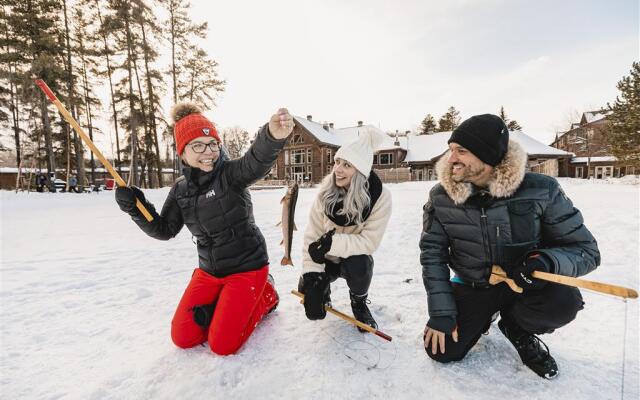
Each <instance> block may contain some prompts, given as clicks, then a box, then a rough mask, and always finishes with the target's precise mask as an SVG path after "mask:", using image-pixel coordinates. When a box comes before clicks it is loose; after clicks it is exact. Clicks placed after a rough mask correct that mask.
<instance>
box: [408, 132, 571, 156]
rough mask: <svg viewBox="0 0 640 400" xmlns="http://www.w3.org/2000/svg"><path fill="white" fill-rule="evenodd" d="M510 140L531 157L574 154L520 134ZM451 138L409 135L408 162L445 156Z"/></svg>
mask: <svg viewBox="0 0 640 400" xmlns="http://www.w3.org/2000/svg"><path fill="white" fill-rule="evenodd" d="M509 135H510V138H511V139H513V140H515V141H516V142H518V143H520V145H521V146H522V147H523V148H524V150H525V151H526V152H527V154H529V156H541V157H562V156H565V157H567V156H571V155H573V153H569V152H566V151H564V150H560V149H556V148H555V147H551V146H547V145H546V144H544V143H542V142H540V141H538V140H536V139H534V138H532V137H531V136H529V135H527V134H525V133H523V132H520V131H514V132H511V133H510V134H509ZM450 137H451V132H438V133H434V134H431V135H418V136H412V135H408V136H407V137H406V139H405V140H406V141H405V142H403V144H405V146H404V147H405V148H407V149H408V151H407V157H406V158H405V161H406V162H426V161H433V160H434V159H436V158H438V157H440V156H441V155H442V154H444V153H445V152H446V151H447V150H448V148H449V145H448V144H447V141H449V138H450Z"/></svg>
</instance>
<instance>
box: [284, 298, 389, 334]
mask: <svg viewBox="0 0 640 400" xmlns="http://www.w3.org/2000/svg"><path fill="white" fill-rule="evenodd" d="M291 294H294V295H296V296H298V297H300V298H301V299H302V300H304V294H302V293H300V292H298V291H297V290H292V291H291ZM324 309H325V310H327V311H328V312H330V313H331V314H333V315H335V316H337V317H339V318H342V319H343V320H345V321H347V322H349V323H352V324H353V325H355V326H357V327H359V328H361V329H364V330H365V331H367V332H369V333H373V334H374V335H376V336H380V337H381V338H383V339H384V340H388V341H391V340H392V337H391V336H389V335H387V334H386V333H383V332H380V331H379V330H377V329H375V328H372V327H371V326H369V325H367V324H365V323H362V322H360V321H358V320H357V319H355V318H352V317H350V316H348V315H347V314H344V313H341V312H340V311H338V310H336V309H335V308H333V307H331V306H324Z"/></svg>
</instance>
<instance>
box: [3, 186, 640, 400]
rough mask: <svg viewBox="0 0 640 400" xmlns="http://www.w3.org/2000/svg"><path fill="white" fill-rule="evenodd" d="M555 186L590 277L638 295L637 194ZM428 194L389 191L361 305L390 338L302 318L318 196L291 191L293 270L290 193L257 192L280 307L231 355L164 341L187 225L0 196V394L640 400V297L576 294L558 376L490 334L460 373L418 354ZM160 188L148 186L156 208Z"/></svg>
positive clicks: (189, 251) (82, 198)
mask: <svg viewBox="0 0 640 400" xmlns="http://www.w3.org/2000/svg"><path fill="white" fill-rule="evenodd" d="M561 182H562V185H563V187H564V189H565V191H566V193H567V194H568V195H569V197H570V198H571V199H572V200H573V201H574V203H575V204H576V205H577V207H578V208H580V209H581V210H582V212H583V214H584V216H585V219H586V223H587V226H588V227H589V228H590V229H591V231H592V232H593V233H594V234H595V236H596V238H597V239H598V242H599V245H600V250H601V253H602V265H601V266H600V268H599V269H597V270H596V271H595V272H593V273H592V274H590V275H589V276H588V279H593V280H600V281H604V282H609V283H614V284H619V285H623V286H628V287H634V288H636V289H637V288H638V266H639V265H640V260H639V255H638V244H639V222H638V221H639V215H638V214H639V188H638V186H637V185H625V184H603V183H590V182H586V181H577V180H570V179H566V180H562V181H561ZM432 185H433V182H412V183H404V184H397V185H389V186H388V187H389V188H390V189H391V192H392V194H393V203H394V204H393V215H392V217H391V221H390V223H389V228H388V230H387V233H386V235H385V237H384V239H383V241H382V245H381V247H380V249H379V250H378V251H377V252H376V253H375V255H374V259H375V268H374V278H373V284H372V287H371V289H370V299H371V301H372V311H373V314H374V316H375V317H376V319H377V321H378V323H379V325H380V329H381V330H382V331H384V332H385V333H387V334H389V335H391V336H393V342H391V343H387V342H385V341H383V340H381V339H380V338H378V337H375V336H372V335H369V334H366V335H365V334H361V333H358V332H357V331H356V330H355V328H354V327H352V326H351V325H348V324H346V323H345V322H343V321H342V320H339V319H337V318H335V317H334V316H332V315H327V318H326V319H325V320H323V321H317V322H311V321H308V320H307V319H306V318H305V316H304V310H303V308H302V306H301V305H300V304H299V302H298V298H296V297H294V296H293V295H291V294H289V292H290V290H291V289H294V288H296V286H297V281H298V276H299V273H300V260H301V249H300V246H301V240H302V235H301V232H302V231H304V229H305V226H306V222H307V211H308V209H309V208H310V206H311V203H312V201H313V197H314V195H315V193H316V189H303V190H301V191H300V198H299V201H298V207H297V213H296V214H297V215H296V221H297V226H298V227H299V229H300V231H299V232H298V233H297V236H296V237H295V238H294V252H293V260H294V264H295V267H293V268H292V267H282V266H280V265H279V260H280V259H281V258H282V253H283V248H282V247H281V246H279V242H280V240H281V233H280V229H279V228H277V227H276V226H275V225H276V222H277V221H278V219H279V218H280V215H281V214H280V212H281V210H280V207H281V206H280V204H279V201H280V198H281V196H282V194H283V191H282V190H262V191H254V192H252V196H253V201H254V210H255V216H256V219H257V222H258V225H259V226H260V228H261V229H262V232H263V233H264V235H265V237H266V239H267V243H268V245H269V254H270V258H271V261H272V268H271V273H272V274H273V275H274V277H275V281H276V287H277V289H278V291H279V293H280V306H279V308H278V310H277V311H276V312H275V313H273V314H271V315H269V316H268V317H267V318H266V319H265V320H264V321H263V322H262V323H261V324H260V326H258V328H257V330H256V331H255V333H254V334H253V336H252V337H251V338H250V339H249V341H248V342H247V344H246V345H245V346H244V347H243V348H242V349H241V351H240V352H239V354H237V355H233V356H228V357H220V356H216V355H214V354H213V353H211V352H210V350H209V348H208V347H205V346H203V347H197V348H194V349H190V350H180V349H178V348H176V347H175V346H174V345H173V344H172V342H171V338H170V322H171V318H172V316H173V312H174V308H175V306H176V305H177V303H178V300H179V298H180V296H181V295H182V292H183V290H184V288H185V287H186V285H187V283H188V281H189V278H190V276H191V273H192V271H193V268H194V267H195V265H196V262H197V259H196V251H195V245H194V244H193V242H192V240H191V235H190V234H189V232H188V231H187V230H186V228H185V229H183V231H182V232H181V233H180V234H179V235H178V237H177V238H175V239H174V240H172V241H169V242H161V241H156V240H153V239H151V238H148V237H147V236H146V235H145V234H144V233H142V232H141V231H140V230H139V229H138V227H137V226H136V225H135V224H134V223H133V222H132V221H131V220H130V218H129V216H127V215H125V214H123V213H121V212H120V210H119V209H118V207H117V205H116V203H115V201H114V199H113V192H103V193H100V194H90V195H89V194H86V195H80V194H46V193H43V194H39V193H30V194H26V193H19V194H15V193H14V192H7V191H4V192H2V193H0V199H1V208H2V219H1V224H2V234H1V235H2V236H1V237H0V240H1V242H2V254H1V258H2V265H1V269H0V278H1V281H0V334H1V348H2V354H1V357H0V397H1V398H2V399H205V398H206V399H372V398H382V399H386V400H395V399H474V400H477V399H496V398H501V399H589V400H593V399H621V398H624V399H634V400H635V399H638V398H639V397H640V389H639V383H638V381H639V368H638V353H639V348H638V326H639V325H638V301H637V300H630V301H629V302H627V303H625V302H623V301H622V300H620V299H617V298H612V297H609V296H604V295H599V294H595V293H592V292H583V294H584V297H585V301H586V306H585V309H584V310H583V311H581V312H580V313H579V314H578V318H577V319H576V320H575V321H574V322H573V323H572V324H570V325H569V326H567V327H565V328H563V329H560V330H558V331H557V332H556V333H555V334H553V335H545V336H543V337H542V338H543V340H545V341H546V343H547V344H548V345H549V347H550V349H551V352H552V354H553V355H554V357H555V358H556V360H557V362H558V364H559V367H560V376H559V377H558V379H556V380H555V381H545V380H542V379H540V378H538V377H537V376H536V375H535V374H534V373H533V372H531V371H529V370H528V369H527V368H526V367H524V366H523V365H522V363H521V362H520V360H519V358H518V356H517V353H516V352H515V350H514V349H513V348H512V346H511V344H510V343H509V342H508V341H507V340H506V339H505V338H504V337H503V336H502V335H501V334H500V332H499V330H498V328H497V326H496V325H495V324H494V325H493V326H492V327H491V329H490V333H489V335H486V336H483V337H482V338H481V339H480V341H479V342H478V344H477V345H476V347H475V348H474V349H473V350H472V351H471V352H470V353H469V355H468V356H467V358H466V359H464V360H463V361H461V362H459V363H453V364H448V365H438V364H436V363H435V362H433V361H431V360H430V359H429V358H428V357H427V356H426V354H425V352H424V349H423V346H422V330H423V327H424V324H425V322H426V319H427V316H426V315H427V314H426V313H427V311H426V310H427V307H426V294H425V291H424V287H423V285H422V279H421V267H420V264H419V261H418V253H419V250H418V245H417V244H418V238H419V234H420V230H421V220H422V205H423V204H424V202H425V201H426V197H427V194H428V191H429V189H430V188H431V187H432ZM167 192H168V189H158V190H147V191H146V193H147V197H148V198H149V199H150V200H151V201H152V202H153V203H154V204H155V205H156V208H158V209H160V208H161V207H162V203H163V201H164V198H165V196H166V194H167ZM348 297H349V296H348V291H347V287H346V284H345V283H344V280H338V282H336V284H334V285H333V294H332V299H333V302H334V303H333V304H334V306H335V307H336V308H337V309H339V310H341V311H345V312H347V313H349V314H350V313H351V310H350V306H349V300H348ZM625 318H626V324H625ZM625 327H626V349H625V346H624V344H625V342H624V338H625ZM623 350H626V351H625V353H626V362H625V363H624V366H623V354H624V353H623ZM623 371H624V380H623ZM623 382H624V396H623V394H622V392H621V390H622V385H623Z"/></svg>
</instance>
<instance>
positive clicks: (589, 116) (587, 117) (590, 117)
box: [582, 111, 607, 124]
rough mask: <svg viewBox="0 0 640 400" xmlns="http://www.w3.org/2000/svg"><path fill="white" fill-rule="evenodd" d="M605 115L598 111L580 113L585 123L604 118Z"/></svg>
mask: <svg viewBox="0 0 640 400" xmlns="http://www.w3.org/2000/svg"><path fill="white" fill-rule="evenodd" d="M606 116H607V115H606V114H605V113H603V112H600V111H586V112H585V113H583V114H582V118H583V119H584V122H585V123H586V124H590V123H592V122H596V121H599V120H601V119H603V118H605V117H606Z"/></svg>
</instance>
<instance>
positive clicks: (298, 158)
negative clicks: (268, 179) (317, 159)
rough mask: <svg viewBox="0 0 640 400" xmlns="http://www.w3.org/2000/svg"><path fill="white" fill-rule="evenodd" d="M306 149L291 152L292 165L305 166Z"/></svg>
mask: <svg viewBox="0 0 640 400" xmlns="http://www.w3.org/2000/svg"><path fill="white" fill-rule="evenodd" d="M305 154H306V150H305V149H298V150H291V164H304V163H305V162H304V156H305Z"/></svg>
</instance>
